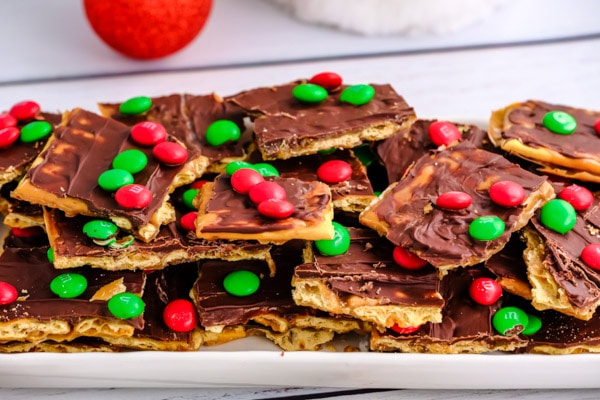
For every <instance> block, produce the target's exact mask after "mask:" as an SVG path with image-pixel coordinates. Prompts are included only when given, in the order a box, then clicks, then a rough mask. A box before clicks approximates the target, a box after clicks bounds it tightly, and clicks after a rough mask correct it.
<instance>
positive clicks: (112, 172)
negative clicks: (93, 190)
mask: <svg viewBox="0 0 600 400" xmlns="http://www.w3.org/2000/svg"><path fill="white" fill-rule="evenodd" d="M132 183H133V175H131V172H129V171H125V170H124V169H108V170H106V171H104V172H103V173H101V174H100V176H99V177H98V186H100V187H101V188H102V189H104V190H106V191H107V192H114V191H116V190H117V189H119V188H121V187H123V186H125V185H130V184H132Z"/></svg>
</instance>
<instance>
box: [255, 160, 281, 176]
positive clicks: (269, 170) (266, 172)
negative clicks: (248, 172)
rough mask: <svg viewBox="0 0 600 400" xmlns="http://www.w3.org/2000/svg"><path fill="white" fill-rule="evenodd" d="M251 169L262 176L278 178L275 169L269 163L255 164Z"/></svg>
mask: <svg viewBox="0 0 600 400" xmlns="http://www.w3.org/2000/svg"><path fill="white" fill-rule="evenodd" d="M252 167H253V168H254V169H255V170H257V171H258V173H259V174H261V175H262V176H279V171H278V170H277V168H275V167H274V166H272V165H271V164H269V163H256V164H254V165H253V166H252Z"/></svg>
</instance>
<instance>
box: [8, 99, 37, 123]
mask: <svg viewBox="0 0 600 400" xmlns="http://www.w3.org/2000/svg"><path fill="white" fill-rule="evenodd" d="M39 112H40V105H39V104H38V103H36V102H35V101H31V100H25V101H22V102H20V103H17V104H15V105H14V106H12V108H11V109H10V111H9V113H10V115H12V116H13V117H15V118H16V119H17V121H27V120H30V119H32V118H33V117H35V116H36V115H37V113H39Z"/></svg>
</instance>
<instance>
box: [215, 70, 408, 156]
mask: <svg viewBox="0 0 600 400" xmlns="http://www.w3.org/2000/svg"><path fill="white" fill-rule="evenodd" d="M301 83H306V81H302V80H300V81H296V82H292V83H288V84H285V85H281V86H273V87H262V88H257V89H252V90H247V91H244V92H241V93H238V94H236V95H234V96H231V97H228V98H227V99H226V100H227V101H231V102H233V103H235V104H237V105H238V106H240V107H241V108H243V109H244V110H246V111H247V112H248V113H249V114H251V116H252V117H253V118H254V120H253V122H254V133H255V136H256V144H257V147H258V149H259V150H260V151H261V153H262V154H263V157H264V158H265V159H266V160H272V159H277V158H281V159H286V158H290V157H296V156H299V155H305V154H314V153H316V152H317V151H319V150H328V149H330V148H334V147H338V148H340V147H341V148H353V147H356V146H358V145H360V144H361V143H362V142H364V141H371V142H372V141H377V140H383V139H386V138H388V137H390V136H392V135H393V134H395V133H396V132H398V131H400V130H401V129H403V128H406V127H408V126H409V125H410V124H411V123H412V122H413V121H414V120H415V118H416V117H415V113H414V110H413V109H412V108H411V107H410V106H409V105H408V104H407V103H406V101H405V100H404V99H403V98H402V96H400V95H399V94H398V93H396V92H395V91H394V89H393V88H392V87H391V86H390V85H387V84H385V85H377V84H371V86H372V87H373V88H374V89H375V96H374V97H373V99H372V100H371V101H370V102H368V103H366V104H364V105H360V106H355V105H352V104H349V103H344V102H341V101H340V94H341V92H342V91H343V89H345V88H346V87H347V86H342V87H341V88H340V91H336V92H333V93H329V95H328V97H327V98H326V99H325V100H323V101H322V102H320V103H316V104H315V103H302V102H301V101H299V100H297V99H296V98H294V96H293V95H292V91H293V89H294V88H295V87H296V86H297V85H298V84H301Z"/></svg>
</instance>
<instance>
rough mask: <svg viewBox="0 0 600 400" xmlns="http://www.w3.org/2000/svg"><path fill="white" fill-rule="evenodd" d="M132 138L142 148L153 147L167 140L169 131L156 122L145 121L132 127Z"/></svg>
mask: <svg viewBox="0 0 600 400" xmlns="http://www.w3.org/2000/svg"><path fill="white" fill-rule="evenodd" d="M131 138H132V139H133V141H134V142H136V143H137V144H140V145H142V146H153V145H155V144H158V143H161V142H164V141H165V140H167V130H166V129H165V127H164V126H162V125H161V124H159V123H158V122H154V121H144V122H140V123H137V124H135V125H134V126H132V127H131Z"/></svg>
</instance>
